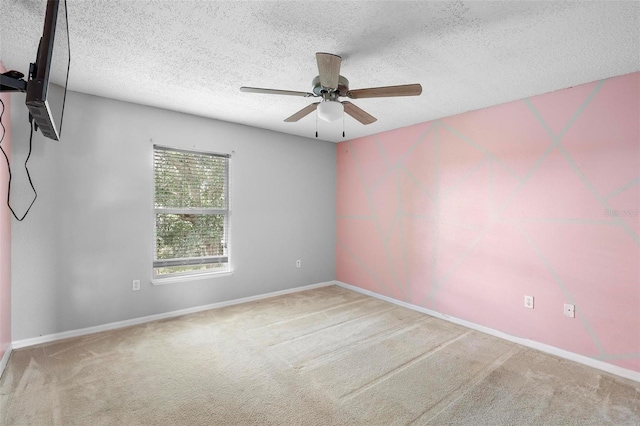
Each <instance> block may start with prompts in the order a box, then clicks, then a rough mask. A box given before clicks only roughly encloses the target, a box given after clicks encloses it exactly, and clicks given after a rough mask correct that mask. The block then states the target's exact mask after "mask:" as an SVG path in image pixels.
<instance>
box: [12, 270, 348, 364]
mask: <svg viewBox="0 0 640 426" xmlns="http://www.w3.org/2000/svg"><path fill="white" fill-rule="evenodd" d="M334 284H335V282H334V281H327V282H323V283H317V284H310V285H306V286H302V287H296V288H290V289H286V290H280V291H274V292H271V293H266V294H260V295H257V296H249V297H243V298H240V299H234V300H227V301H225V302H218V303H212V304H210V305H203V306H196V307H193V308H187V309H180V310H177V311H171V312H166V313H162V314H156V315H148V316H145V317H140V318H133V319H130V320H125V321H118V322H112V323H108V324H103V325H97V326H94V327H87V328H81V329H77V330H69V331H64V332H62V333H54V334H47V335H45V336H39V337H33V338H31V339H23V340H15V341H13V342H12V344H11V347H12V348H13V349H20V348H26V347H28V346H34V345H39V344H42V343H50V342H55V341H58V340H63V339H69V338H71V337H78V336H85V335H87V334H93V333H99V332H101V331H107V330H115V329H118V328H123V327H129V326H132V325H138V324H143V323H146V322H150V321H157V320H161V319H166V318H172V317H178V316H180V315H186V314H192V313H195V312H202V311H207V310H209V309H218V308H224V307H225V306H231V305H237V304H240V303H247V302H253V301H256V300H261V299H267V298H270V297H276V296H281V295H283V294H289V293H296V292H299V291H305V290H311V289H313V288H319V287H326V286H330V285H334ZM7 359H9V358H8V357H7ZM3 362H4V359H3ZM2 366H3V367H4V364H3V365H2Z"/></svg>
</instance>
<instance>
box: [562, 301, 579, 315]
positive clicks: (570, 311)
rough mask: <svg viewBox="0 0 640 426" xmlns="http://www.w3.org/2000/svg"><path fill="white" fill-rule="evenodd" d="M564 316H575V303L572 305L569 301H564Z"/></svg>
mask: <svg viewBox="0 0 640 426" xmlns="http://www.w3.org/2000/svg"><path fill="white" fill-rule="evenodd" d="M564 316H565V317H569V318H575V317H576V307H575V305H572V304H571V303H565V304H564Z"/></svg>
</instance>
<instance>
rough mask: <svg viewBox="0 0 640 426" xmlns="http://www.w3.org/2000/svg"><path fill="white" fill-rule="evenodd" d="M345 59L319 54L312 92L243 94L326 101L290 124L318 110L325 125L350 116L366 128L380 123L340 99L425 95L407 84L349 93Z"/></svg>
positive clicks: (291, 119)
mask: <svg viewBox="0 0 640 426" xmlns="http://www.w3.org/2000/svg"><path fill="white" fill-rule="evenodd" d="M341 60H342V58H341V57H340V56H338V55H333V54H331V53H322V52H318V53H316V61H317V62H318V76H317V77H315V78H314V79H313V82H312V83H311V86H312V89H311V92H296V91H291V90H278V89H262V88H259V87H241V88H240V90H241V91H242V92H250V93H264V94H269V95H290V96H303V97H305V98H308V97H314V98H322V101H321V102H314V103H312V104H311V105H309V106H306V107H304V108H302V109H301V110H300V111H298V112H296V113H295V114H293V115H292V116H291V117H288V118H286V119H285V120H284V121H286V122H295V121H298V120H300V119H301V118H302V117H305V116H307V115H308V114H310V113H311V112H313V111H315V110H316V109H317V110H318V118H320V119H322V120H325V121H329V122H331V121H335V120H338V119H340V117H342V114H343V112H346V113H347V114H349V115H350V116H351V117H353V118H355V119H356V120H358V121H359V122H360V123H362V124H371V123H373V122H375V121H376V120H377V119H376V118H375V117H373V116H372V115H370V114H368V113H367V112H365V111H364V110H362V109H360V108H358V107H357V106H355V105H354V104H352V103H351V102H349V101H339V100H338V98H341V97H347V98H349V99H364V98H386V97H392V96H418V95H419V94H421V93H422V86H421V85H419V84H404V85H400V86H386V87H370V88H366V89H356V90H350V89H349V80H347V79H346V78H345V77H343V76H341V75H340V62H341Z"/></svg>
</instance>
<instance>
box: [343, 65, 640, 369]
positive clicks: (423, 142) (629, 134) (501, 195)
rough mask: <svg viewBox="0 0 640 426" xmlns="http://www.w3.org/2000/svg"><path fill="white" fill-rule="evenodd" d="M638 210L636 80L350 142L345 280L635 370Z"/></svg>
mask: <svg viewBox="0 0 640 426" xmlns="http://www.w3.org/2000/svg"><path fill="white" fill-rule="evenodd" d="M423 96H428V91H427V92H426V93H425V95H423ZM639 211H640V73H633V74H628V75H624V76H620V77H615V78H611V79H607V80H603V81H599V82H594V83H590V84H584V85H580V86H576V87H572V88H569V89H565V90H560V91H557V92H553V93H548V94H544V95H540V96H535V97H531V98H528V99H524V100H520V101H516V102H511V103H508V104H503V105H498V106H494V107H490V108H486V109H482V110H478V111H472V112H467V113H464V114H460V115H456V116H452V117H448V118H444V119H439V120H435V121H432V122H427V123H422V124H418V125H414V126H410V127H407V128H402V129H398V130H394V131H390V132H385V133H381V134H377V135H373V136H368V137H363V138H359V139H355V140H351V141H347V142H342V143H339V144H338V146H337V235H336V237H337V238H336V276H337V279H338V280H340V281H342V282H345V283H348V284H351V285H354V286H357V287H361V288H363V289H367V290H370V291H373V292H375V293H379V294H383V295H386V296H389V297H392V298H394V299H397V300H402V301H405V302H408V303H411V304H413V305H417V306H422V307H425V308H428V309H432V310H435V311H437V312H440V313H442V314H446V315H450V316H454V317H457V318H460V319H464V320H467V321H471V322H473V323H476V324H479V325H483V326H486V327H490V328H493V329H495V330H499V331H502V332H505V333H508V334H510V335H513V336H518V337H522V338H526V339H531V340H534V341H537V342H541V343H544V344H548V345H551V346H555V347H557V348H561V349H564V350H567V351H571V352H573V353H577V354H581V355H585V356H588V357H592V358H595V359H599V360H602V361H605V362H608V363H610V364H613V365H617V366H620V367H623V368H627V369H631V370H634V371H640V217H639ZM524 295H532V296H534V298H535V308H534V309H527V308H525V307H524ZM564 303H571V304H574V305H575V306H576V310H575V318H574V319H571V318H567V317H565V316H564V315H563V304H564Z"/></svg>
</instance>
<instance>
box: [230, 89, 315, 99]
mask: <svg viewBox="0 0 640 426" xmlns="http://www.w3.org/2000/svg"><path fill="white" fill-rule="evenodd" d="M240 91H241V92H249V93H264V94H267V95H290V96H303V97H305V98H308V97H311V96H316V95H314V94H313V93H310V92H295V91H293V90H278V89H262V88H260V87H244V86H243V87H241V88H240Z"/></svg>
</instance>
